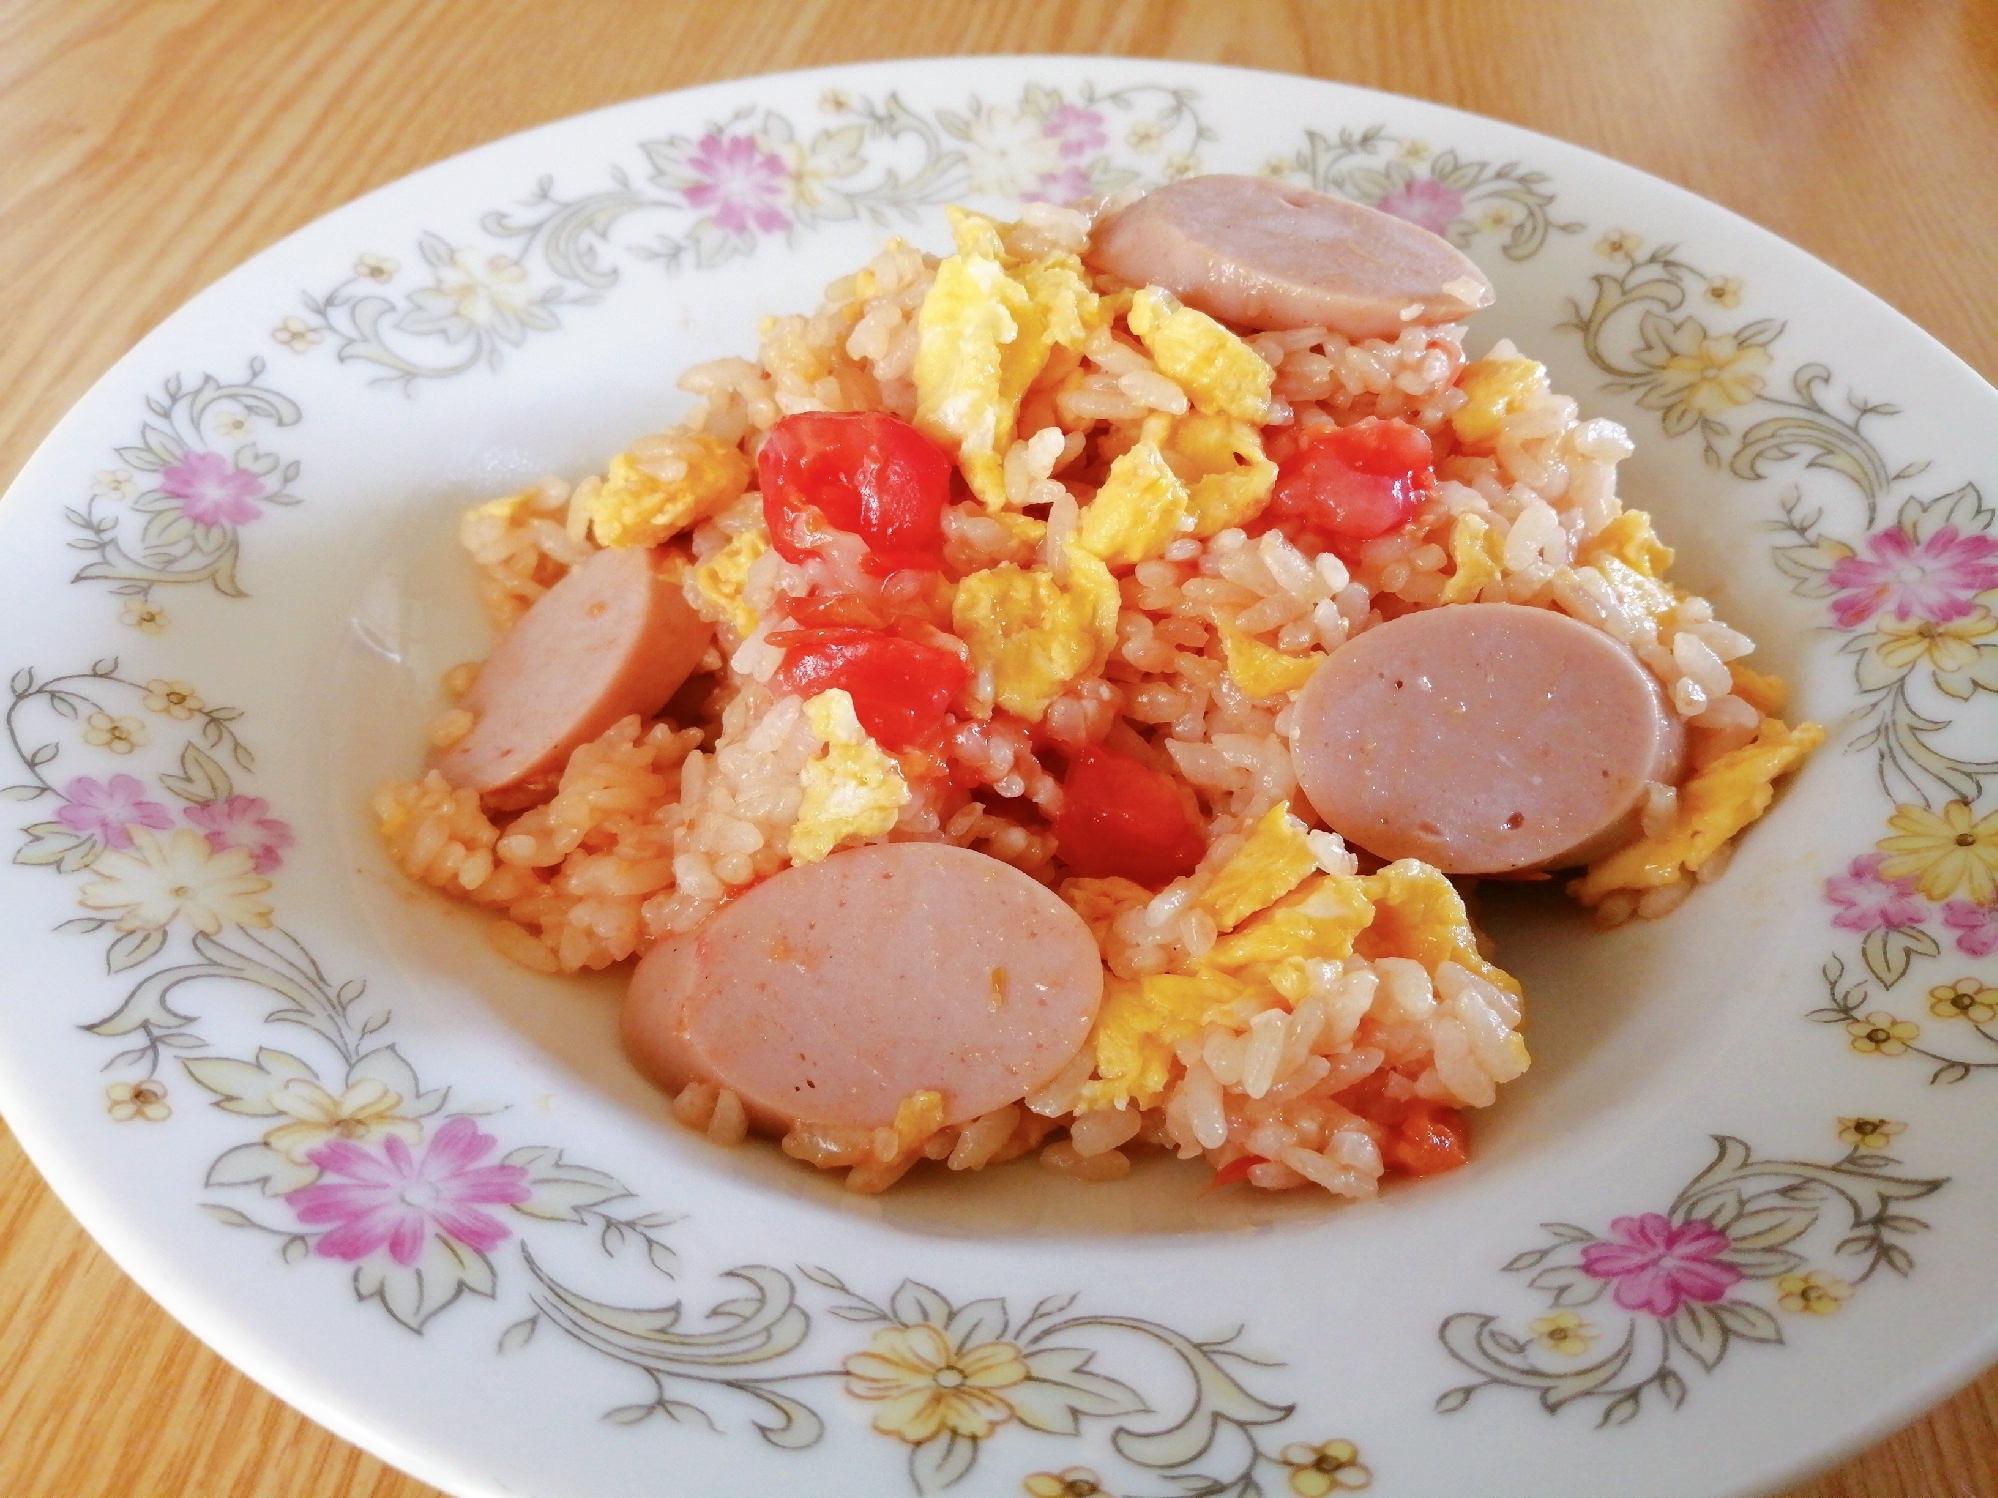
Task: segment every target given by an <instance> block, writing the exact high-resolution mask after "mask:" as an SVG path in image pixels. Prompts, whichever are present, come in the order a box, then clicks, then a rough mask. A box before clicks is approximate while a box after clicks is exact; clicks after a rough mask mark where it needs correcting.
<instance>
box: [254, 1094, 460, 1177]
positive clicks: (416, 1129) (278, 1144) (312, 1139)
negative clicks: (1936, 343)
mask: <svg viewBox="0 0 1998 1498" xmlns="http://www.w3.org/2000/svg"><path fill="white" fill-rule="evenodd" d="M402 1102H403V1100H402V1098H401V1097H400V1096H398V1095H397V1094H396V1093H394V1092H392V1091H390V1090H389V1088H388V1087H387V1086H386V1085H385V1084H384V1083H382V1082H379V1081H377V1080H375V1079H374V1078H373V1077H364V1078H362V1079H361V1080H360V1081H358V1082H356V1083H355V1084H354V1085H353V1086H352V1087H349V1088H347V1089H346V1091H344V1092H342V1093H341V1094H340V1095H339V1096H338V1097H335V1096H334V1095H333V1094H332V1093H330V1092H328V1091H327V1090H326V1089H325V1088H324V1087H321V1086H320V1085H319V1084H318V1083H317V1082H313V1081H310V1080H308V1079H306V1078H304V1077H293V1078H292V1079H291V1080H290V1081H288V1082H286V1083H285V1084H284V1085H283V1086H282V1087H275V1088H273V1089H271V1093H270V1104H271V1106H272V1107H273V1108H276V1109H277V1110H278V1111H279V1112H280V1113H283V1114H284V1115H285V1116H287V1117H288V1118H290V1119H291V1122H290V1123H287V1124H280V1125H278V1127H276V1128H275V1129H272V1130H271V1131H270V1132H269V1133H268V1134H266V1135H264V1143H265V1144H268V1145H269V1146H270V1147H271V1148H272V1149H274V1150H276V1151H277V1152H278V1153H279V1154H281V1155H283V1156H284V1157H285V1158H286V1159H287V1160H289V1161H291V1162H292V1164H294V1165H304V1164H306V1163H307V1157H308V1156H310V1155H311V1153H312V1152H313V1151H314V1150H316V1149H318V1148H319V1147H320V1146H321V1145H322V1144H331V1143H332V1142H333V1141H334V1140H336V1139H347V1140H351V1141H352V1142H354V1143H355V1144H360V1145H370V1144H374V1143H376V1142H377V1141H379V1140H382V1139H387V1138H389V1137H391V1136H393V1137H395V1138H398V1139H400V1140H402V1141H403V1142H404V1143H405V1144H415V1143H416V1142H417V1141H418V1140H420V1139H422V1137H423V1126H422V1125H421V1124H419V1123H418V1122H417V1121H416V1120H415V1119H413V1118H405V1117H403V1116H402V1115H401V1114H399V1113H397V1112H396V1109H398V1108H400V1107H401V1106H402Z"/></svg>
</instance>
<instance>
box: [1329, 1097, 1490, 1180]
mask: <svg viewBox="0 0 1998 1498" xmlns="http://www.w3.org/2000/svg"><path fill="white" fill-rule="evenodd" d="M1388 1077H1389V1073H1388V1072H1386V1071H1377V1072H1375V1073H1374V1074H1373V1075H1372V1076H1370V1077H1368V1078H1367V1079H1366V1080H1365V1081H1363V1082H1357V1083H1355V1084H1354V1085H1353V1086H1351V1087H1349V1088H1347V1089H1346V1090H1345V1091H1344V1092H1342V1093H1340V1094H1339V1096H1338V1097H1337V1098H1336V1099H1335V1100H1334V1101H1336V1102H1337V1103H1338V1104H1339V1105H1340V1106H1341V1107H1344V1108H1350V1109H1352V1111H1353V1112H1355V1113H1357V1114H1359V1115H1360V1117H1362V1118H1364V1119H1366V1120H1367V1121H1368V1122H1369V1123H1372V1124H1375V1125H1377V1126H1379V1128H1380V1130H1381V1132H1382V1134H1383V1135H1384V1136H1385V1137H1384V1138H1383V1139H1382V1141H1381V1158H1382V1159H1383V1160H1385V1161H1386V1162H1387V1166H1388V1169H1389V1170H1399V1171H1402V1172H1405V1173H1406V1174H1408V1175H1412V1176H1433V1175H1441V1174H1442V1173H1443V1172H1444V1171H1446V1170H1455V1169H1456V1168H1457V1167H1458V1166H1459V1165H1462V1164H1463V1163H1464V1162H1465V1161H1466V1160H1468V1159H1469V1158H1470V1129H1469V1128H1468V1127H1467V1126H1466V1124H1465V1122H1464V1115H1463V1113H1462V1111H1461V1110H1459V1109H1456V1108H1451V1107H1447V1106H1445V1105H1444V1104H1442V1103H1432V1102H1430V1101H1429V1100H1428V1099H1427V1098H1391V1097H1389V1096H1388V1095H1387V1083H1388Z"/></svg>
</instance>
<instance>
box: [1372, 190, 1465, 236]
mask: <svg viewBox="0 0 1998 1498" xmlns="http://www.w3.org/2000/svg"><path fill="white" fill-rule="evenodd" d="M1374 206H1375V207H1376V208H1378V209H1380V211H1381V212H1382V213H1391V214H1393V215H1394V216H1395V217H1396V218H1401V219H1407V220H1408V221H1409V222H1410V223H1411V224H1419V225H1421V226H1422V227H1423V228H1425V229H1427V230H1428V231H1429V232H1430V233H1431V234H1442V233H1445V232H1446V231H1448V229H1449V227H1450V225H1451V224H1453V223H1455V222H1456V221H1457V220H1458V219H1459V218H1461V217H1462V216H1463V212H1464V195H1463V194H1462V193H1460V192H1458V191H1457V190H1456V189H1455V188H1454V187H1446V186H1444V185H1443V184H1442V183H1441V182H1438V181H1436V180H1435V178H1433V177H1418V178H1416V179H1415V180H1414V181H1412V182H1409V183H1407V184H1406V185H1404V186H1402V187H1397V188H1395V189H1394V191H1392V192H1390V193H1386V194H1384V195H1383V196H1382V197H1381V200H1380V201H1379V202H1377V203H1375V204H1374Z"/></svg>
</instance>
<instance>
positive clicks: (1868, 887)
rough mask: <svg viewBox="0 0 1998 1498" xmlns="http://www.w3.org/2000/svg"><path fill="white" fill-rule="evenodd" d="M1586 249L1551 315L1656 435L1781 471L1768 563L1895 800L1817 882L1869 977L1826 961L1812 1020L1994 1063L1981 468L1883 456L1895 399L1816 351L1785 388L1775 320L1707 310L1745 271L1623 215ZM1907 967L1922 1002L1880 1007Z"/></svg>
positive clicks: (1729, 465)
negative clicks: (1832, 639) (1842, 678)
mask: <svg viewBox="0 0 1998 1498" xmlns="http://www.w3.org/2000/svg"><path fill="white" fill-rule="evenodd" d="M1595 248H1596V253H1597V254H1598V255H1600V256H1601V257H1603V258H1604V259H1606V260H1608V261H1609V262H1610V263H1611V266H1612V267H1613V269H1611V270H1607V271H1604V272H1601V273H1599V274H1598V275H1596V277H1595V278H1594V284H1595V296H1594V299H1593V302H1592V303H1591V304H1590V305H1589V306H1588V307H1587V308H1586V309H1585V308H1584V307H1583V306H1582V305H1581V304H1580V303H1579V302H1571V303H1570V304H1569V319H1568V321H1567V323H1566V324H1565V325H1564V326H1566V327H1567V328H1569V329H1571V330H1572V331H1575V332H1578V333H1579V334H1580V335H1581V338H1582V342H1583V346H1584V348H1585V350H1586V351H1587V354H1588V357H1589V359H1590V361H1591V362H1592V363H1593V364H1594V365H1595V366H1596V367H1597V368H1598V369H1600V370H1601V371H1603V372H1604V373H1605V374H1607V375H1610V376H1611V377H1612V378H1611V379H1610V380H1609V382H1608V383H1607V386H1606V388H1608V389H1611V390H1618V391H1623V392H1627V393H1630V394H1632V395H1635V396H1636V398H1637V403H1638V405H1639V406H1641V407H1643V408H1644V409H1646V410H1649V411H1655V412H1657V413H1658V418H1659V422H1660V425H1661V426H1662V427H1663V429H1664V432H1665V435H1666V436H1667V437H1684V436H1688V435H1691V434H1695V433H1697V434H1698V436H1699V438H1700V441H1701V444H1702V451H1703V455H1704V457H1705V459H1706V461H1707V463H1708V464H1709V465H1711V466H1713V467H1715V468H1721V469H1724V470H1725V471H1726V472H1727V473H1729V474H1731V475H1733V476H1734V477H1736V478H1739V479H1745V480H1760V479H1769V478H1773V477H1776V476H1777V475H1778V474H1779V473H1780V474H1782V475H1783V476H1785V477H1787V478H1789V479H1790V481H1791V484H1790V487H1789V489H1788V490H1787V491H1786V492H1785V494H1784V495H1783V496H1782V498H1781V499H1780V501H1779V510H1780V518H1779V519H1777V520H1774V521H1772V522H1771V529H1772V530H1773V531H1775V532H1776V534H1777V536H1778V538H1779V539H1778V540H1777V543H1776V545H1775V548H1774V551H1773V554H1772V559H1773V560H1774V562H1775V564H1776V568H1777V570H1778V571H1779V572H1780V573H1782V575H1783V576H1785V577H1786V578H1788V579H1789V580H1790V585H1791V590H1792V591H1793V592H1794V593H1796V594H1797V595H1799V596H1800V597H1804V598H1810V599H1822V600H1824V601H1825V604H1826V609H1827V613H1828V616H1829V617H1828V618H1827V620H1826V628H1828V629H1830V630H1832V631H1834V632H1837V633H1839V634H1842V635H1844V636H1845V640H1844V643H1843V644H1842V645H1841V646H1840V652H1841V654H1843V655H1845V656H1847V657H1849V658H1850V659H1851V661H1852V670H1853V681H1854V684H1855V686H1856V687H1857V689H1858V698H1857V702H1858V709H1859V711H1858V713H1857V715H1856V732H1855V733H1854V736H1853V737H1852V739H1851V741H1850V742H1849V743H1848V745H1847V751H1848V752H1849V753H1855V754H1871V755H1872V756H1873V758H1874V761H1875V766H1876V778H1877V780H1878V783H1879V785H1880V788H1881V790H1882V792H1883V793H1884V795H1885V798H1886V802H1887V807H1886V811H1885V814H1884V816H1882V818H1881V824H1882V825H1880V826H1879V829H1878V834H1877V836H1876V837H1875V839H1874V841H1873V844H1872V846H1871V847H1869V848H1867V849H1865V850H1864V851H1862V852H1857V853H1855V854H1854V855H1853V856H1852V858H1851V859H1850V861H1849V862H1847V863H1846V865H1845V867H1844V868H1843V870H1842V871H1841V872H1839V873H1835V874H1833V875H1831V876H1830V877H1829V878H1827V879H1826V880H1825V881H1824V884H1823V890H1824V898H1825V901H1826V902H1827V903H1828V904H1829V905H1830V906H1831V907H1832V914H1831V918H1830V920H1831V926H1832V928H1833V931H1834V933H1835V934H1836V935H1838V936H1839V937H1841V938H1842V939H1845V940H1848V941H1849V940H1850V939H1851V938H1853V937H1855V936H1856V937H1857V938H1858V943H1857V945H1858V952H1857V954H1856V955H1857V957H1858V959H1859V962H1860V964H1861V965H1862V966H1863V967H1864V969H1865V971H1866V973H1867V974H1868V975H1869V976H1868V977H1867V978H1863V979H1859V980H1857V981H1853V982H1848V981H1847V975H1848V972H1849V965H1848V962H1847V960H1846V958H1845V956H1843V955H1839V954H1834V955H1833V956H1832V957H1831V958H1830V959H1829V960H1828V961H1827V962H1826V963H1825V964H1824V968H1823V971H1822V979H1823V982H1824V985H1825V988H1826V990H1827V993H1828V1001H1827V1003H1825V1004H1824V1005H1822V1006H1820V1007H1819V1008H1817V1009H1815V1010H1813V1011H1812V1012H1811V1015H1810V1017H1811V1018H1812V1019H1815V1020H1818V1021H1821V1022H1823V1023H1825V1024H1827V1025H1838V1026H1841V1027H1843V1030H1844V1033H1845V1035H1846V1037H1847V1040H1848V1043H1849V1045H1850V1047H1851V1049H1852V1050H1853V1051H1854V1052H1856V1053H1858V1054H1860V1055H1866V1056H1877V1057H1890V1058H1891V1057H1897V1056H1904V1055H1912V1056H1915V1057H1917V1058H1918V1059H1920V1060H1924V1061H1927V1062H1929V1063H1931V1071H1930V1074H1929V1079H1930V1080H1931V1081H1933V1082H1942V1083H1949V1082H1960V1081H1963V1080H1964V1079H1965V1078H1967V1077H1969V1076H1971V1075H1973V1074H1975V1073H1979V1072H1986V1071H1991V1070H1994V1069H1998V1028H1994V1026H1993V1014H1994V1010H1993V1007H1992V1004H1991V1003H1990V1002H1988V1001H1987V1000H1986V998H1985V997H1984V995H1985V994H1987V993H1989V992H1990V989H1989V988H1988V986H1987V985H1986V983H1985V982H1984V981H1983V980H1981V979H1980V978H1979V977H1978V976H1977V975H1976V974H1975V973H1968V974H1966V973H1965V972H1964V968H1965V967H1968V966H1969V964H1970V963H1971V962H1972V961H1974V960H1976V959H1982V958H1988V957H1990V956H1991V955H1992V954H1993V953H1994V952H1998V798H1994V796H1993V794H1992V788H1993V787H1998V759H1988V758H1983V757H1980V755H1979V754H1978V753H1977V752H1976V751H1980V750H1981V751H1986V752H1988V750H1989V748H1990V744H1989V743H1988V742H1979V740H1980V737H1981V736H1982V735H1984V734H1988V727H1987V726H1986V725H1988V723H1989V721H1990V720H1989V717H1988V711H1989V708H1990V706H1991V702H1990V698H1988V697H1987V698H1985V699H1984V700H1983V701H1982V702H1981V703H1979V702H1977V701H1976V699H1978V697H1979V695H1980V694H1998V509H1994V508H1993V507H1992V506H1991V504H1989V503H1988V502H1987V501H1986V500H1985V498H1984V496H1983V494H1982V493H1981V491H1980V490H1979V489H1978V487H1977V485H1976V484H1975V483H1974V482H1971V483H1963V484H1959V485H1957V486H1956V487H1954V488H1948V487H1945V486H1943V485H1924V484H1923V482H1922V481H1923V479H1924V476H1925V475H1926V473H1927V471H1928V468H1929V466H1930V465H1929V464H1928V463H1926V462H1910V463H1905V464H1902V465H1901V466H1899V467H1890V465H1889V461H1888V459H1887V457H1886V456H1885V455H1884V454H1883V452H1882V451H1881V449H1880V446H1879V444H1878V443H1877V441H1876V440H1875V432H1876V430H1877V428H1878V426H1879V423H1880V422H1882V421H1883V420H1886V419H1889V418H1891V417H1893V416H1895V415H1897V414H1898V411H1899V408H1897V407H1895V406H1893V405H1889V404H1886V403H1882V402H1878V401H1872V400H1867V399H1863V398H1861V397H1860V396H1858V395H1856V394H1850V393H1848V394H1847V395H1845V396H1844V397H1843V398H1842V399H1841V398H1836V397H1834V396H1833V394H1832V389H1833V385H1834V377H1833V374H1832V371H1831V370H1830V369H1829V368H1827V367H1826V366H1824V365H1822V364H1815V363H1811V364H1805V365H1802V366H1801V367H1799V368H1797V369H1796V370H1795V371H1794V373H1792V375H1791V376H1790V386H1789V391H1788V393H1783V392H1781V391H1779V390H1778V389H1775V388H1772V380H1773V378H1774V376H1775V372H1776V354H1775V349H1776V346H1777V342H1778V340H1779V339H1780V338H1781V337H1782V334H1783V331H1784V324H1783V323H1782V322H1781V321H1779V320H1777V319H1775V318H1768V317H1762V318H1754V319H1751V320H1748V321H1746V322H1739V323H1738V324H1737V325H1734V326H1732V327H1729V326H1727V325H1726V324H1721V323H1717V321H1716V319H1717V318H1718V317H1719V316H1720V315H1721V314H1724V313H1729V312H1732V311H1734V310H1735V309H1736V308H1738V307H1739V306H1740V305H1741V302H1742V296H1743V290H1744V288H1743V283H1742V281H1741V279H1740V278H1738V277H1728V276H1717V275H1710V274H1708V273H1706V272H1705V271H1702V270H1700V269H1699V268H1697V267H1696V266H1694V265H1693V264H1692V263H1691V262H1690V261H1688V260H1687V259H1685V258H1684V257H1683V256H1682V255H1681V254H1680V252H1679V250H1678V249H1677V247H1675V246H1660V247H1657V248H1653V249H1651V250H1649V251H1645V250H1644V244H1643V241H1642V240H1641V239H1640V238H1639V237H1638V236H1636V235H1633V234H1630V233H1627V232H1625V231H1623V230H1620V229H1619V230H1612V231H1610V232H1609V233H1608V234H1606V235H1605V236H1604V237H1603V238H1602V239H1601V240H1600V241H1598V243H1597V244H1596V247H1595ZM1695 307H1696V308H1698V309H1699V310H1698V314H1697V315H1692V313H1691V309H1692V308H1695ZM1680 313H1687V314H1688V315H1685V316H1678V314H1680ZM1743 423H1745V424H1743ZM1807 482H1808V483H1809V484H1810V488H1809V489H1808V491H1807V490H1806V488H1805V484H1806V483H1807ZM1890 505H1892V506H1893V508H1892V509H1891V510H1890V509H1889V506H1890ZM1883 515H1886V516H1888V517H1889V518H1888V519H1887V521H1886V522H1885V523H1883V521H1882V517H1883ZM1979 711H1982V712H1984V713H1985V714H1986V716H1983V717H1980V716H1978V713H1979ZM1945 941H1948V942H1949V943H1950V944H1951V946H1952V947H1953V948H1954V952H1955V957H1954V958H1952V957H1951V956H1950V955H1948V954H1946V953H1945V952H1944V949H1943V943H1944V942H1945ZM1952 961H1954V962H1956V963H1960V964H1962V966H1956V967H1953V966H1950V965H1949V964H1951V963H1952ZM1918 963H1919V964H1921V965H1922V972H1923V975H1924V976H1923V978H1922V979H1921V980H1918V982H1917V984H1915V985H1914V988H1915V989H1916V993H1915V996H1914V997H1913V998H1912V999H1911V1000H1909V1001H1907V1002H1900V1001H1893V1000H1889V999H1888V998H1887V997H1886V996H1885V995H1886V992H1887V991H1889V990H1892V989H1894V988H1895V987H1896V986H1897V985H1899V984H1900V983H1901V982H1902V980H1903V979H1905V978H1906V977H1907V976H1908V975H1909V973H1910V972H1911V971H1913V970H1914V969H1915V967H1916V964H1918ZM1876 984H1877V985H1878V990H1879V991H1877V992H1876V990H1875V988H1874V985H1876ZM1910 1014H1920V1015H1922V1017H1921V1018H1910V1017H1909V1016H1910ZM1932 1021H1934V1022H1937V1023H1932Z"/></svg>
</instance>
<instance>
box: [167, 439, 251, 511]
mask: <svg viewBox="0 0 1998 1498" xmlns="http://www.w3.org/2000/svg"><path fill="white" fill-rule="evenodd" d="M160 488H161V490H162V491H164V492H165V493H167V494H171V495H172V496H173V497H174V498H175V499H177V500H179V501H180V512H181V513H182V514H183V515H185V516H186V517H187V518H188V519H189V520H192V521H193V522H194V523H195V524H196V525H248V524H249V523H250V522H251V521H252V520H255V519H257V518H258V517H259V516H261V515H262V514H263V511H262V510H260V509H258V508H257V504H256V501H257V500H258V499H259V498H260V497H262V495H263V492H264V483H263V480H262V479H260V478H258V477H257V476H256V475H255V474H254V473H249V472H246V471H244V470H243V469H241V468H238V467H236V466H235V465H234V464H232V463H231V462H230V461H229V460H228V459H227V458H225V457H223V456H222V454H220V453H209V452H191V453H189V454H187V456H186V457H184V458H182V459H181V460H180V461H179V462H178V463H174V464H170V465H169V466H168V467H167V468H166V469H165V470H164V471H163V472H162V473H161V474H160Z"/></svg>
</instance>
